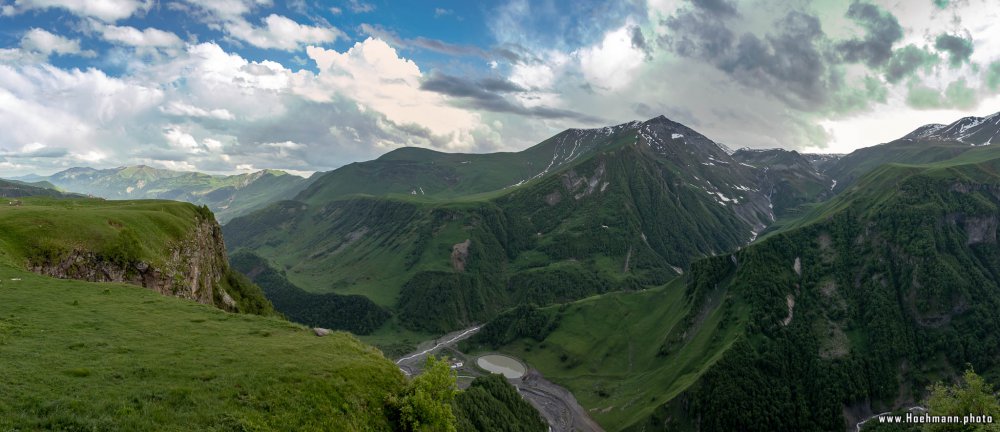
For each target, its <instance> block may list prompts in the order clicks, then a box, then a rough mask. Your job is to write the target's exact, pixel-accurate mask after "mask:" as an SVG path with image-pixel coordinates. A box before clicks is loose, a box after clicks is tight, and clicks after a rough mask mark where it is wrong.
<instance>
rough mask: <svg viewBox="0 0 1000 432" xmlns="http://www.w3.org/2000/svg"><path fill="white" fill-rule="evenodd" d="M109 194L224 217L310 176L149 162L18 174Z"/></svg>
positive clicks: (294, 189) (287, 191)
mask: <svg viewBox="0 0 1000 432" xmlns="http://www.w3.org/2000/svg"><path fill="white" fill-rule="evenodd" d="M13 180H14V181H22V182H29V183H35V184H36V185H37V184H39V182H40V184H42V185H44V186H43V187H50V188H52V189H59V190H62V191H69V192H74V193H78V194H85V195H92V196H95V197H101V198H106V199H117V200H121V199H169V200H176V201H184V202H189V203H192V204H197V205H207V206H208V207H209V209H211V210H212V211H213V212H214V213H215V215H216V217H217V218H218V219H219V221H220V222H222V223H225V222H227V221H229V219H232V218H233V217H235V216H238V215H242V214H245V213H248V212H250V211H252V210H254V209H257V208H260V207H263V206H265V205H267V204H269V203H271V202H274V201H276V200H279V199H281V198H282V197H287V196H293V195H295V194H296V193H298V192H299V191H301V190H302V189H303V188H305V187H306V186H307V185H308V184H309V182H310V179H305V178H302V177H299V176H296V175H292V174H288V173H286V172H284V171H279V170H262V171H257V172H254V173H249V174H238V175H231V176H218V175H209V174H204V173H198V172H185V171H173V170H166V169H159V168H153V167H149V166H145V165H136V166H124V167H118V168H111V169H94V168H84V167H77V168H69V169H67V170H64V171H60V172H58V173H55V174H52V175H50V176H38V175H28V176H23V177H18V178H15V179H13Z"/></svg>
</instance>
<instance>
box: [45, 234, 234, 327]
mask: <svg viewBox="0 0 1000 432" xmlns="http://www.w3.org/2000/svg"><path fill="white" fill-rule="evenodd" d="M166 247H167V248H169V253H167V254H165V256H166V261H165V262H163V263H149V262H145V261H138V262H132V263H126V264H122V263H119V262H114V261H110V260H108V259H106V258H104V257H101V256H100V255H99V254H97V253H95V252H93V251H88V250H81V249H74V250H72V251H70V252H69V253H67V254H64V255H63V256H62V257H60V258H58V259H55V260H50V261H47V262H29V263H28V268H29V269H30V270H31V271H33V272H35V273H38V274H42V275H46V276H51V277H56V278H61V279H78V280H85V281H90V282H124V283H129V284H133V285H139V286H143V287H146V288H149V289H151V290H153V291H156V292H159V293H161V294H164V295H169V296H175V297H181V298H185V299H190V300H194V301H197V302H199V303H204V304H214V305H216V306H218V307H220V308H222V309H226V310H235V309H236V302H235V301H234V300H233V299H232V297H231V296H230V295H229V293H227V292H225V289H224V288H223V286H222V285H223V284H222V281H223V279H224V278H225V276H226V272H227V271H228V270H229V264H228V259H227V257H226V247H225V244H224V243H223V241H222V228H221V227H219V224H218V223H217V222H216V221H215V220H214V219H212V218H207V219H200V220H199V221H198V222H197V223H196V224H195V225H194V228H193V229H192V230H191V231H189V232H188V233H187V234H186V235H185V236H184V237H182V238H180V239H177V240H175V241H172V242H169V243H168V244H167V245H166Z"/></svg>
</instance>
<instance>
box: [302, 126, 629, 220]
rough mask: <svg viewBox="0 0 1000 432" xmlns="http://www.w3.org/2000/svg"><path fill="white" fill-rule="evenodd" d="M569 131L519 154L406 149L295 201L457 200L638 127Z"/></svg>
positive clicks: (324, 182) (352, 168)
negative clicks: (358, 198)
mask: <svg viewBox="0 0 1000 432" xmlns="http://www.w3.org/2000/svg"><path fill="white" fill-rule="evenodd" d="M634 127H635V124H623V125H618V126H613V127H607V128H601V129H570V130H567V131H565V132H562V133H560V134H558V135H555V136H553V137H552V138H549V139H547V140H545V141H543V142H542V143H540V144H538V145H536V146H533V147H531V148H529V149H526V150H524V151H520V152H516V153H489V154H462V153H442V152H437V151H433V150H427V149H422V148H414V147H406V148H401V149H397V150H393V151H391V152H389V153H386V154H384V155H382V156H381V157H379V158H378V159H375V160H373V161H368V162H360V163H353V164H350V165H347V166H344V167H342V168H340V169H337V170H334V171H331V172H329V173H327V174H326V175H324V176H322V177H321V178H319V179H318V180H317V181H316V182H315V183H314V184H312V185H310V187H309V188H307V189H306V190H305V191H304V192H303V193H302V194H301V195H300V196H299V197H297V198H296V199H297V200H299V201H304V202H307V203H310V204H316V203H323V202H328V201H331V200H335V199H342V198H345V197H349V196H352V195H375V196H385V195H412V196H417V197H422V198H430V199H442V198H443V199H448V198H457V197H461V196H465V195H475V194H480V193H485V192H493V191H498V190H502V189H505V188H509V187H512V186H515V185H518V184H523V183H524V182H527V181H530V180H531V179H534V178H539V177H542V176H544V175H545V174H548V173H550V172H554V171H558V170H559V169H560V168H561V167H564V166H568V165H571V164H572V163H574V162H575V161H577V160H581V159H583V158H585V157H586V156H587V155H589V154H592V153H593V152H595V151H597V150H599V149H600V147H601V146H602V145H603V144H604V143H605V141H606V138H607V137H608V136H609V135H613V134H616V133H619V132H621V131H622V130H624V129H627V128H634Z"/></svg>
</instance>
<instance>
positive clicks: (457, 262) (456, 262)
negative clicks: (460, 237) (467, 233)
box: [451, 239, 472, 272]
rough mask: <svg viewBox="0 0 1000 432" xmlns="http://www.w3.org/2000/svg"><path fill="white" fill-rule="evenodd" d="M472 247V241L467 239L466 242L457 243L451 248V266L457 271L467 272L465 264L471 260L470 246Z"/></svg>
mask: <svg viewBox="0 0 1000 432" xmlns="http://www.w3.org/2000/svg"><path fill="white" fill-rule="evenodd" d="M471 245H472V240H471V239H466V240H465V241H464V242H461V243H457V244H455V245H454V246H452V247H451V266H452V267H453V268H454V269H455V270H456V271H460V272H463V271H465V263H466V262H467V261H468V259H469V246H471Z"/></svg>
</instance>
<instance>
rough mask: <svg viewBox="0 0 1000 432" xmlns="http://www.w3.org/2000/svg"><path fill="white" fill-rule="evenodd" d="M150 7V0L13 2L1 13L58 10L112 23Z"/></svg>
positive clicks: (12, 13) (31, 0)
mask: <svg viewBox="0 0 1000 432" xmlns="http://www.w3.org/2000/svg"><path fill="white" fill-rule="evenodd" d="M152 5H153V1H152V0H143V1H140V0H14V4H13V5H5V6H4V7H3V9H2V12H3V14H4V15H15V14H18V13H21V12H24V11H27V10H31V9H49V8H59V9H65V10H67V11H69V12H71V13H73V14H75V15H78V16H81V17H91V18H97V19H100V20H102V21H105V22H114V21H117V20H121V19H125V18H128V17H130V16H132V15H134V14H135V13H136V12H139V11H147V10H149V8H150V7H151V6H152Z"/></svg>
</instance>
